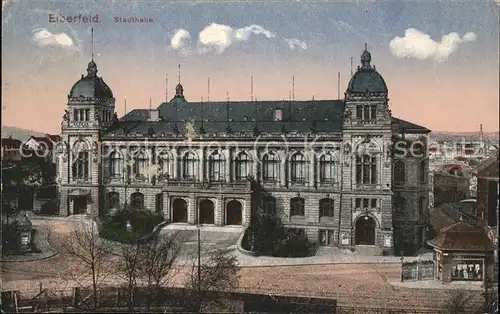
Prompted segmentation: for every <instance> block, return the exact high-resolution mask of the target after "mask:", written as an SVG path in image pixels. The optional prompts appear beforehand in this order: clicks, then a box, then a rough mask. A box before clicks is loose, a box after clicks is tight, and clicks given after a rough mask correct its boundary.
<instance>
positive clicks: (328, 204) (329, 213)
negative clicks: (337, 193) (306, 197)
mask: <svg viewBox="0 0 500 314" xmlns="http://www.w3.org/2000/svg"><path fill="white" fill-rule="evenodd" d="M333 205H334V202H333V200H332V199H331V198H323V199H321V200H319V218H321V217H333V214H334V207H333Z"/></svg>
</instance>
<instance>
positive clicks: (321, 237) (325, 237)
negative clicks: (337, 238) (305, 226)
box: [318, 229, 334, 246]
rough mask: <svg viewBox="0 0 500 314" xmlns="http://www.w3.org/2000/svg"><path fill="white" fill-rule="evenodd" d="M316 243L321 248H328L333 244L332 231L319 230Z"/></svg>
mask: <svg viewBox="0 0 500 314" xmlns="http://www.w3.org/2000/svg"><path fill="white" fill-rule="evenodd" d="M318 242H319V245H321V246H328V245H333V244H334V232H333V230H326V229H320V230H319V233H318Z"/></svg>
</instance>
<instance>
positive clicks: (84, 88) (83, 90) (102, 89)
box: [69, 61, 113, 98]
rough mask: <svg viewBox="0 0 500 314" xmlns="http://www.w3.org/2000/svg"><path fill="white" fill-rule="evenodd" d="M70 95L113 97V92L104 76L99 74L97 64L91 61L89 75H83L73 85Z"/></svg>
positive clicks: (88, 69)
mask: <svg viewBox="0 0 500 314" xmlns="http://www.w3.org/2000/svg"><path fill="white" fill-rule="evenodd" d="M69 97H90V98H113V92H112V91H111V89H110V88H109V86H108V85H107V84H106V83H105V82H104V80H103V79H102V77H98V76H97V65H96V64H95V63H94V61H90V63H89V65H88V68H87V76H83V75H82V78H81V79H80V80H79V81H78V82H76V83H75V84H74V85H73V87H72V88H71V92H70V94H69Z"/></svg>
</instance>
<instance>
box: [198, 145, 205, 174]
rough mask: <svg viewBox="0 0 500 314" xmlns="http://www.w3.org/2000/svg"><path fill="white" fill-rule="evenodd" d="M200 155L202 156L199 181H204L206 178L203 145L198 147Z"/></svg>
mask: <svg viewBox="0 0 500 314" xmlns="http://www.w3.org/2000/svg"><path fill="white" fill-rule="evenodd" d="M198 156H199V158H200V160H199V165H198V168H199V173H198V178H199V181H203V180H204V179H205V149H204V148H203V147H201V148H199V149H198Z"/></svg>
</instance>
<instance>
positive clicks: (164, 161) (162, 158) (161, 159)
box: [158, 151, 170, 176]
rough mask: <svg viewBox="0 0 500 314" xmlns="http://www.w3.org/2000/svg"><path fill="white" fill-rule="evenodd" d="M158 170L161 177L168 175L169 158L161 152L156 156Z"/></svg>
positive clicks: (165, 153) (166, 153)
mask: <svg viewBox="0 0 500 314" xmlns="http://www.w3.org/2000/svg"><path fill="white" fill-rule="evenodd" d="M158 170H159V171H160V173H161V175H162V176H166V175H169V174H170V156H169V154H168V152H165V151H164V152H161V153H160V154H159V155H158Z"/></svg>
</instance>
